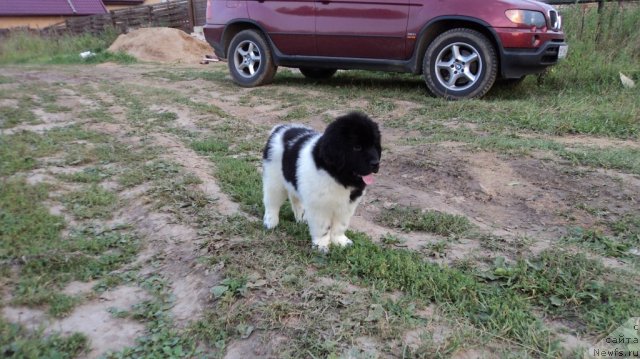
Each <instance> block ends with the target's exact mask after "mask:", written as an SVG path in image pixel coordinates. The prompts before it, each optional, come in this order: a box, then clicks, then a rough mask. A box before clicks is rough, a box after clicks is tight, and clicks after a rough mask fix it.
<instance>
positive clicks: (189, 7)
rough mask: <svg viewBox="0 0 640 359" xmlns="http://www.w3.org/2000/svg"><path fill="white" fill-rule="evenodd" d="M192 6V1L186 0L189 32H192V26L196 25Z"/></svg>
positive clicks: (193, 5)
mask: <svg viewBox="0 0 640 359" xmlns="http://www.w3.org/2000/svg"><path fill="white" fill-rule="evenodd" d="M194 7H195V3H194V1H193V0H187V10H188V12H189V31H188V32H189V33H191V32H193V27H194V26H196V12H195V8H194Z"/></svg>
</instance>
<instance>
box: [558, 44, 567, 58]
mask: <svg viewBox="0 0 640 359" xmlns="http://www.w3.org/2000/svg"><path fill="white" fill-rule="evenodd" d="M568 52H569V45H560V47H559V48H558V59H564V58H566V57H567V53H568Z"/></svg>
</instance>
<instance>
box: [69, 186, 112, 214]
mask: <svg viewBox="0 0 640 359" xmlns="http://www.w3.org/2000/svg"><path fill="white" fill-rule="evenodd" d="M64 202H65V204H66V205H67V208H68V209H69V210H70V211H71V213H73V215H74V216H75V217H76V218H78V219H90V218H110V217H111V216H112V214H113V210H114V209H115V207H116V205H117V204H118V196H117V195H116V194H115V193H113V192H111V191H108V190H106V189H104V188H102V186H99V185H97V184H92V185H91V186H89V187H87V188H85V189H82V190H80V191H75V192H71V193H69V194H67V195H65V196H64Z"/></svg>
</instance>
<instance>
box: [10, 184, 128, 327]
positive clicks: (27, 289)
mask: <svg viewBox="0 0 640 359" xmlns="http://www.w3.org/2000/svg"><path fill="white" fill-rule="evenodd" d="M47 198H48V191H47V187H46V186H44V185H39V186H29V185H27V184H26V183H25V182H24V181H21V180H4V183H3V186H2V188H0V224H1V226H0V227H1V228H2V231H0V239H1V240H0V261H1V263H2V266H7V265H17V269H18V276H17V277H16V280H15V282H14V283H13V285H12V286H13V287H14V289H15V291H14V293H13V294H14V297H13V301H14V302H15V303H17V304H23V305H44V304H49V305H50V307H49V311H50V313H51V314H52V315H56V316H59V315H64V314H66V313H68V312H69V311H70V309H71V308H72V307H73V305H74V304H75V303H76V302H77V301H76V299H74V298H71V297H68V296H64V295H61V294H58V293H57V291H58V290H59V289H61V288H62V287H63V286H64V284H66V283H68V282H70V281H71V280H81V281H88V280H92V279H95V278H99V277H101V276H103V275H105V274H107V273H109V272H110V271H112V270H114V269H116V268H118V267H119V266H121V265H122V264H124V263H127V262H128V261H130V260H131V259H132V258H133V257H134V256H135V254H136V253H137V250H138V240H137V238H136V237H135V236H133V235H131V234H129V233H127V232H126V231H123V230H122V229H118V228H112V229H108V228H107V229H100V228H91V227H87V228H81V229H73V230H72V232H71V234H70V235H69V236H68V237H63V236H62V235H61V231H62V229H63V228H64V226H65V224H64V221H63V219H62V218H61V217H59V216H54V215H51V214H50V213H49V211H48V209H47V208H46V207H44V206H43V205H42V202H43V201H44V200H45V199H47Z"/></svg>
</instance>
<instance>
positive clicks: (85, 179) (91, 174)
mask: <svg viewBox="0 0 640 359" xmlns="http://www.w3.org/2000/svg"><path fill="white" fill-rule="evenodd" d="M111 176H113V171H112V170H110V169H108V168H105V167H103V166H96V167H88V168H84V169H83V170H82V171H80V172H76V173H71V174H59V175H57V177H58V178H60V179H62V180H64V181H69V182H78V183H100V182H102V181H103V180H105V179H107V178H109V177H111Z"/></svg>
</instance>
